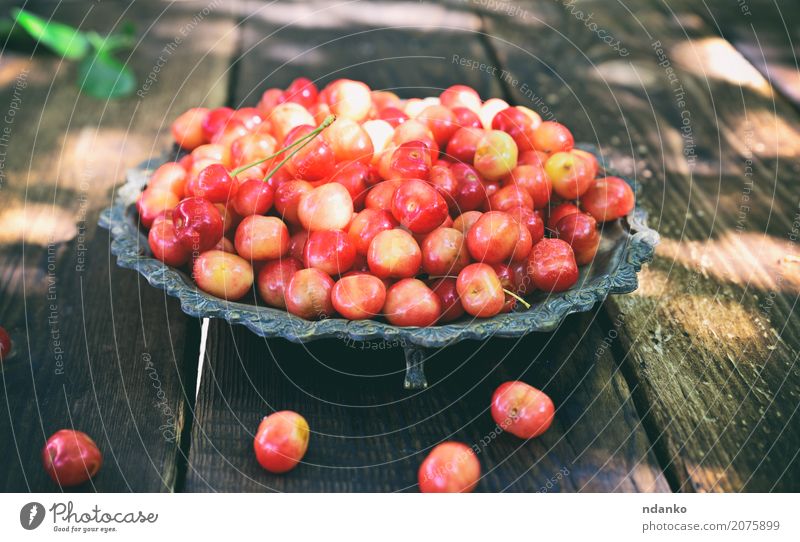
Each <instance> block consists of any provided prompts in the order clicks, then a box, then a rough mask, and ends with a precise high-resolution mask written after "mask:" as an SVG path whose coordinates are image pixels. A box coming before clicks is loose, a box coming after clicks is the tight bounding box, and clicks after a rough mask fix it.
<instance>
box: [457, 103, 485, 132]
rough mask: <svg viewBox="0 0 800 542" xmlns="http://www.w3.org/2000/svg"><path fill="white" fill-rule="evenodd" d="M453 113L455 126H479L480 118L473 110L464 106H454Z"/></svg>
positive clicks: (480, 125) (481, 125)
mask: <svg viewBox="0 0 800 542" xmlns="http://www.w3.org/2000/svg"><path fill="white" fill-rule="evenodd" d="M453 114H454V115H455V116H456V126H458V127H459V128H481V129H483V124H482V123H481V118H480V117H479V116H478V114H477V113H475V111H472V110H471V109H467V108H466V107H454V108H453Z"/></svg>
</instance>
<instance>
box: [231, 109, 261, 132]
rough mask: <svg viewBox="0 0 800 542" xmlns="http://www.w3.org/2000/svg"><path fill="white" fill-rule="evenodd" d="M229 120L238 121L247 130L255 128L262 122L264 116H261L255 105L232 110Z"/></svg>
mask: <svg viewBox="0 0 800 542" xmlns="http://www.w3.org/2000/svg"><path fill="white" fill-rule="evenodd" d="M230 122H231V123H240V124H241V125H242V126H244V127H245V128H246V129H247V130H248V131H250V130H257V129H258V128H259V126H260V125H261V123H262V122H264V117H263V116H261V112H260V111H259V110H258V109H257V108H255V107H242V108H241V109H237V110H236V111H234V112H233V115H231V118H230Z"/></svg>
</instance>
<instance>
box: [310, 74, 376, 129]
mask: <svg viewBox="0 0 800 542" xmlns="http://www.w3.org/2000/svg"><path fill="white" fill-rule="evenodd" d="M320 98H321V99H323V100H324V101H325V102H326V103H327V104H328V105H329V106H330V108H331V112H332V113H333V114H334V115H336V116H337V117H341V118H345V119H350V120H353V121H355V122H362V121H364V120H366V119H367V116H368V115H369V112H370V110H371V109H372V95H371V94H370V89H369V87H368V86H367V85H366V84H364V83H362V82H361V81H353V80H351V79H337V80H336V81H334V82H332V83H331V84H330V85H328V86H327V87H325V88H324V89H323V91H322V95H320Z"/></svg>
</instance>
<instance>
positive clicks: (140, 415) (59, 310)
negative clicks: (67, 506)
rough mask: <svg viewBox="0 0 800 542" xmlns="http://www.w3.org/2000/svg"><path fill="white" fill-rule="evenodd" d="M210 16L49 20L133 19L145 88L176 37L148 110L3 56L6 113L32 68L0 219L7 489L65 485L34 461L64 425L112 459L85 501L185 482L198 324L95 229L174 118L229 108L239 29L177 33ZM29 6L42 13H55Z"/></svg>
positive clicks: (153, 13)
mask: <svg viewBox="0 0 800 542" xmlns="http://www.w3.org/2000/svg"><path fill="white" fill-rule="evenodd" d="M206 6H207V2H192V3H182V4H181V5H175V6H167V5H166V4H163V3H156V2H136V3H135V4H133V3H130V4H106V3H102V4H85V5H80V6H79V5H78V4H76V3H71V2H70V3H66V4H63V5H62V6H61V8H60V9H58V10H57V11H56V12H55V13H54V18H55V19H57V20H61V21H65V22H69V23H71V24H75V25H78V24H81V26H82V27H83V28H87V29H92V30H97V31H100V32H108V31H111V30H112V29H113V28H114V27H115V26H117V25H119V24H121V22H123V21H134V22H135V23H136V24H137V28H138V30H139V32H140V34H139V35H140V36H141V37H142V40H141V42H140V43H139V44H138V45H137V47H136V48H135V51H134V52H133V53H132V54H131V57H130V59H129V62H130V64H131V66H132V68H133V69H134V70H135V72H136V75H137V77H138V79H139V81H140V82H141V83H142V84H143V85H144V83H145V80H146V78H147V76H148V73H149V72H150V71H151V70H152V69H153V67H154V66H155V65H156V60H157V59H158V57H159V56H160V55H164V54H165V47H166V46H167V45H168V44H170V43H172V42H173V41H174V40H175V38H176V36H179V35H180V36H181V38H182V41H181V43H180V45H179V46H178V47H176V48H174V49H172V50H171V52H170V53H169V54H167V55H166V57H165V58H166V62H164V63H163V66H161V70H160V73H158V74H157V76H156V81H155V82H154V83H152V84H151V86H150V88H149V89H148V90H147V91H146V92H143V97H142V98H141V99H139V97H134V98H129V99H122V100H118V101H112V102H108V103H106V102H104V101H101V100H95V99H92V98H89V97H87V96H83V95H79V94H78V92H77V88H76V87H75V85H74V79H75V77H76V67H75V66H74V65H71V64H68V63H61V62H60V61H59V59H57V58H55V57H53V56H50V55H48V54H45V53H41V54H36V56H34V57H32V58H28V57H27V56H21V55H15V56H12V57H9V56H7V55H6V53H4V59H3V65H4V66H3V74H4V77H6V78H7V81H5V84H4V85H3V89H2V96H3V97H2V100H0V103H2V104H4V105H5V104H9V103H10V101H11V100H12V99H13V98H14V95H13V92H14V84H13V81H14V77H9V74H10V73H12V72H7V71H6V69H13V70H15V72H13V73H17V74H20V73H24V72H23V70H27V86H26V88H24V89H23V90H22V91H21V100H20V103H21V107H20V108H19V112H18V113H17V115H16V117H15V121H14V123H13V126H11V129H12V138H11V142H10V146H9V152H8V154H7V155H6V161H5V163H4V166H5V168H4V173H5V175H6V182H4V184H3V186H2V199H3V204H4V205H3V210H2V212H0V224H1V225H2V226H1V227H0V229H1V230H2V241H1V242H2V244H0V270H2V276H3V280H2V283H1V284H0V289H1V290H0V291H2V293H1V294H0V322H2V323H3V325H4V326H6V327H8V328H9V329H10V330H11V332H12V334H13V336H14V339H15V343H16V344H15V345H16V350H17V353H16V355H15V356H14V358H12V359H10V360H8V362H7V363H6V364H5V367H4V370H3V372H2V382H3V399H4V400H3V406H2V411H3V412H2V414H0V455H2V456H3V457H4V458H6V460H7V461H6V467H5V468H4V469H3V472H2V474H0V488H2V489H3V490H4V491H26V490H33V491H52V490H55V489H57V487H56V486H55V485H54V484H53V483H52V482H51V481H50V480H49V479H48V478H47V477H46V475H45V473H44V471H43V469H42V467H41V462H40V455H39V454H40V450H41V448H42V446H43V444H44V441H45V439H46V438H47V436H49V435H50V434H51V433H53V432H54V431H56V430H58V429H61V428H65V427H66V428H69V427H74V428H77V429H80V430H82V431H85V432H87V433H89V434H90V435H91V436H92V437H93V438H94V439H95V440H96V441H97V443H98V445H99V446H100V448H101V450H102V451H103V453H104V456H105V464H104V466H103V468H102V469H101V471H100V473H99V474H98V475H97V476H96V477H95V479H94V480H93V481H92V483H90V484H86V485H84V486H83V487H82V488H81V489H84V490H97V491H126V490H130V491H165V490H166V491H169V490H172V489H173V488H174V486H175V483H176V479H177V478H178V477H179V476H180V468H179V467H180V465H181V454H182V451H181V446H182V445H183V446H185V445H186V442H185V441H182V438H181V431H182V430H183V428H184V426H185V424H186V423H187V418H188V419H191V411H190V410H189V408H188V407H189V405H191V403H192V402H193V398H194V389H195V375H196V363H197V353H198V346H199V329H198V324H197V322H196V321H194V320H191V319H189V318H187V317H186V316H185V315H184V314H183V313H182V312H181V310H180V307H179V305H178V304H177V303H175V302H174V301H173V300H172V299H170V298H167V297H166V296H165V295H164V293H163V292H161V291H159V290H155V289H153V288H151V287H150V286H148V285H147V283H146V282H145V281H142V280H139V279H137V275H136V274H135V273H133V272H131V271H124V270H121V269H119V268H117V266H116V264H115V262H114V257H113V256H112V255H111V254H110V253H109V240H108V235H107V233H106V232H105V231H104V230H100V229H99V228H98V227H97V226H96V224H97V219H98V214H99V211H100V209H102V208H103V207H105V206H107V205H109V204H110V202H111V198H112V197H113V190H112V187H114V186H115V185H116V184H117V183H119V182H120V180H121V179H122V178H123V176H124V172H125V169H126V168H128V167H132V166H134V165H136V164H137V163H139V162H141V161H143V160H146V159H148V158H150V157H157V156H158V155H159V154H160V153H161V152H162V150H163V149H165V148H167V146H168V145H169V133H168V132H169V130H168V124H165V123H166V119H169V118H172V117H174V116H175V115H176V114H177V112H179V111H180V110H181V109H183V108H186V107H189V106H190V105H194V104H197V103H200V102H206V103H219V102H221V101H222V97H223V94H224V90H225V84H224V74H225V73H226V70H227V69H228V64H229V58H228V57H229V55H230V52H231V50H232V43H233V40H234V35H233V33H232V32H231V31H232V28H233V21H232V19H231V18H230V17H228V16H227V15H226V14H225V13H217V12H214V10H213V9H212V10H211V11H210V12H209V13H208V15H207V16H205V17H204V20H203V21H202V22H201V23H200V25H199V26H197V29H196V31H193V32H189V33H187V34H185V35H181V34H180V32H181V30H180V29H181V27H182V25H183V24H185V23H186V21H187V20H191V18H192V17H193V16H194V15H195V14H196V13H198V12H200V11H201V10H202V9H204V8H205V7H206ZM31 9H33V10H34V11H37V12H38V13H42V14H44V15H49V14H50V11H46V10H52V9H53V5H52V4H48V5H43V6H38V7H37V6H34V7H33V8H31ZM81 21H83V22H81ZM215 81H219V82H220V83H218V84H217V85H214V82H215Z"/></svg>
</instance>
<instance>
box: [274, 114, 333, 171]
mask: <svg viewBox="0 0 800 542" xmlns="http://www.w3.org/2000/svg"><path fill="white" fill-rule="evenodd" d="M314 129H315V128H314V126H310V125H308V124H303V125H300V126H295V127H294V128H292V129H291V131H290V132H289V133H288V134H287V135H286V139H285V140H284V142H283V146H284V147H288V146H290V145H292V144H293V143H295V142H296V141H297V140H298V139H300V138H301V137H303V136H307V135H308V134H310V133H311V132H313V131H314ZM293 150H294V149H293ZM281 159H282V157H281ZM335 165H336V159H335V157H334V155H333V149H332V148H331V146H330V145H328V143H326V142H325V140H324V139H323V138H321V137H316V138H314V139H313V140H311V141H310V142H308V143H307V144H306V145H305V146H304V147H302V148H301V149H300V150H298V151H297V154H295V155H294V156H292V157H291V158H290V159H289V161H288V162H287V163H286V169H287V170H288V171H289V173H291V174H292V175H294V176H295V177H297V178H300V179H303V180H306V181H318V180H320V179H324V178H325V177H327V176H328V175H330V174H331V173H333V168H334V166H335Z"/></svg>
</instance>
